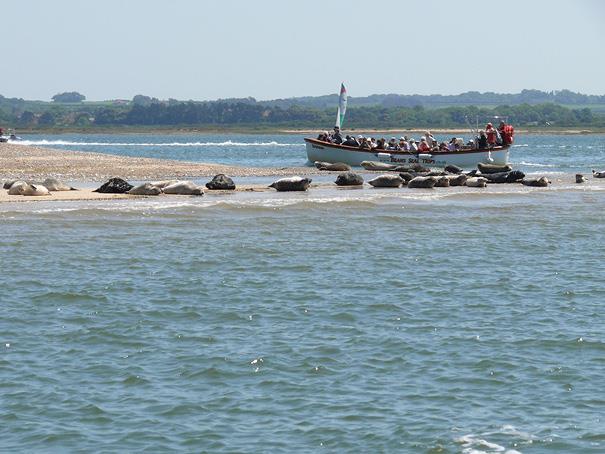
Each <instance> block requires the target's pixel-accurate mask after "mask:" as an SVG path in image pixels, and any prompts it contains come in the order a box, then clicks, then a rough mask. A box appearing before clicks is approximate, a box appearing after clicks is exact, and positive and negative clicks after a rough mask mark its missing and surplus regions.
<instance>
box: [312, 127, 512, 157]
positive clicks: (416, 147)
mask: <svg viewBox="0 0 605 454" xmlns="http://www.w3.org/2000/svg"><path fill="white" fill-rule="evenodd" d="M513 138H514V129H513V127H512V126H511V125H507V124H506V123H505V122H504V121H501V122H500V126H499V127H498V128H494V126H493V125H492V124H491V123H488V124H487V125H486V126H485V130H481V131H479V135H478V136H476V137H475V138H474V139H472V140H469V141H468V142H466V143H465V142H464V139H461V138H458V137H452V138H451V139H450V140H449V141H442V142H439V141H438V140H437V139H435V137H434V136H433V134H431V132H430V131H426V132H425V133H424V135H423V136H422V137H420V141H416V140H415V139H414V138H413V137H411V138H408V136H403V137H400V138H399V140H397V138H396V137H391V138H390V139H389V140H388V141H387V140H386V139H385V138H384V137H381V138H379V139H376V138H374V137H365V136H363V135H362V134H359V135H357V136H352V135H346V136H345V137H344V139H343V137H342V133H341V131H340V128H339V127H338V126H334V130H333V131H332V132H328V131H324V132H322V133H321V134H319V136H318V137H317V140H321V141H322V142H328V143H335V144H338V145H346V146H349V147H355V148H360V149H362V150H385V151H411V152H420V153H428V152H433V153H435V152H437V153H438V152H446V151H457V150H461V149H480V150H483V149H485V150H488V149H491V148H494V147H496V146H502V145H509V144H512V143H513Z"/></svg>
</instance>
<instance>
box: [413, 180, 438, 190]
mask: <svg viewBox="0 0 605 454" xmlns="http://www.w3.org/2000/svg"><path fill="white" fill-rule="evenodd" d="M436 183H437V178H436V177H414V178H412V179H411V180H410V181H408V188H426V189H430V188H433V187H435V184H436Z"/></svg>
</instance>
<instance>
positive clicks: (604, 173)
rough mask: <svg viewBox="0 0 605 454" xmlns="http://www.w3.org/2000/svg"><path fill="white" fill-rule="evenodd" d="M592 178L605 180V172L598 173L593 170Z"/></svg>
mask: <svg viewBox="0 0 605 454" xmlns="http://www.w3.org/2000/svg"><path fill="white" fill-rule="evenodd" d="M592 176H593V177H595V178H605V170H601V171H600V172H597V171H596V170H594V169H592Z"/></svg>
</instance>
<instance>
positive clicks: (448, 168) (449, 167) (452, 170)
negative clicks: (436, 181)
mask: <svg viewBox="0 0 605 454" xmlns="http://www.w3.org/2000/svg"><path fill="white" fill-rule="evenodd" d="M443 170H445V171H446V172H449V173H454V174H456V175H458V174H460V173H462V169H461V168H460V167H458V166H455V165H453V164H449V165H447V166H445V169H443Z"/></svg>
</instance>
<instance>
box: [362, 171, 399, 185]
mask: <svg viewBox="0 0 605 454" xmlns="http://www.w3.org/2000/svg"><path fill="white" fill-rule="evenodd" d="M368 183H369V184H371V185H372V186H374V187H375V188H398V187H399V186H401V184H402V183H403V178H401V177H400V176H399V175H394V174H392V175H388V174H387V175H379V176H377V177H376V178H374V179H373V180H370V181H368Z"/></svg>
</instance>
